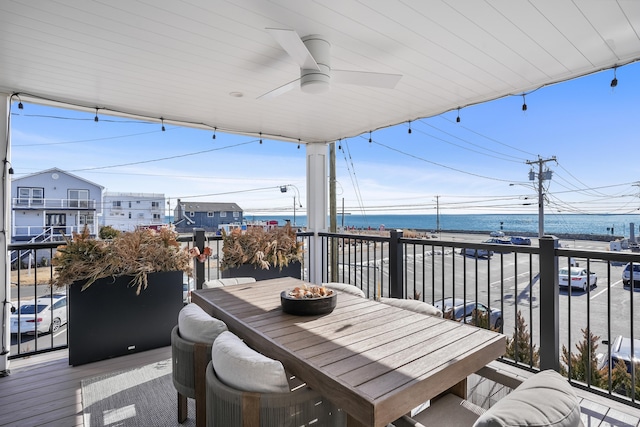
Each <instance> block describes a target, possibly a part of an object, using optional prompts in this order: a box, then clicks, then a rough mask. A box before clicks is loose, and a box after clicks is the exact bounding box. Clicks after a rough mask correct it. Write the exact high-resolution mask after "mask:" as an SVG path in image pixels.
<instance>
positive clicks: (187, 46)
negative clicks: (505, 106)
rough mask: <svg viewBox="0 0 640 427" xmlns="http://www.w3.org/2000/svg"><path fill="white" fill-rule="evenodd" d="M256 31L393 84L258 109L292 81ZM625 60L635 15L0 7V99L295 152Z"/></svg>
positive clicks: (428, 3) (486, 1)
mask: <svg viewBox="0 0 640 427" xmlns="http://www.w3.org/2000/svg"><path fill="white" fill-rule="evenodd" d="M267 28H279V29H292V30H295V31H296V32H297V34H298V35H299V36H301V37H302V36H306V35H310V34H319V35H321V36H322V37H323V38H325V39H326V40H327V41H329V42H330V43H331V45H332V50H331V54H330V57H331V67H332V68H333V69H345V70H357V71H367V72H378V73H390V74H400V75H402V77H401V79H400V80H399V82H398V83H397V85H396V86H395V87H394V88H392V89H389V88H385V89H383V88H374V87H368V86H359V85H352V84H339V83H337V82H336V81H335V79H334V81H332V82H331V83H330V85H329V90H328V91H327V92H326V93H320V94H309V93H305V92H303V91H301V90H300V88H299V87H296V88H294V89H293V90H290V91H288V92H286V93H283V94H282V95H280V96H277V97H273V98H259V97H260V96H261V95H263V94H265V93H267V92H269V91H271V90H273V89H275V88H277V87H279V86H281V85H284V84H286V83H288V82H290V81H292V80H295V79H297V78H299V76H300V69H299V66H298V64H297V63H296V62H295V61H294V60H293V59H292V57H290V56H289V55H288V54H287V53H286V52H285V50H283V48H282V47H281V46H280V45H279V44H278V42H276V40H275V39H274V37H272V36H271V35H270V34H269V32H267V31H266V29H267ZM638 59H640V1H638V0H617V1H615V0H561V1H552V0H529V1H525V0H401V1H400V0H362V1H354V0H324V1H320V0H319V1H310V0H273V1H267V0H228V1H226V0H92V1H89V0H2V1H1V2H0V92H3V93H7V94H12V93H19V94H20V98H21V99H22V100H23V101H25V100H29V101H32V102H44V103H48V102H59V103H63V104H69V105H72V106H75V107H77V108H83V109H84V108H86V109H89V110H95V108H98V109H99V111H100V112H101V114H109V113H113V114H118V115H134V116H141V117H144V118H149V119H152V120H158V121H159V119H160V118H161V117H162V118H164V121H165V123H180V124H183V125H187V126H195V127H204V128H210V129H213V128H214V127H215V128H217V129H218V130H219V131H225V132H234V133H240V134H246V135H260V134H262V135H263V136H264V137H265V138H273V139H281V140H291V141H298V140H301V141H302V142H303V143H304V142H326V141H335V140H338V139H340V138H345V137H350V136H355V135H359V134H361V133H365V132H368V131H370V130H376V129H378V128H382V127H386V126H391V125H395V124H398V123H403V122H407V121H409V120H415V119H417V118H422V117H429V116H433V115H437V114H440V113H443V112H445V111H449V110H453V109H457V108H458V107H462V108H464V107H465V106H468V105H471V104H476V103H480V102H484V101H488V100H492V99H496V98H499V97H503V96H506V95H509V94H520V93H522V92H526V91H530V90H533V89H536V88H538V87H541V86H544V85H548V84H553V83H556V82H561V81H564V80H567V79H571V78H574V77H577V76H581V75H585V74H589V73H592V72H595V71H599V70H603V69H607V68H611V67H614V66H616V65H617V66H621V65H624V64H627V63H630V62H633V61H637V60H638ZM234 95H235V96H234ZM238 95H241V96H238Z"/></svg>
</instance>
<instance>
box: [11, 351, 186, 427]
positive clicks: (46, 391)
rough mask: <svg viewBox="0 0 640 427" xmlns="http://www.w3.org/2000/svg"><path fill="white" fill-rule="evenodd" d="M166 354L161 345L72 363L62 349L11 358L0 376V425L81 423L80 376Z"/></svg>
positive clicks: (67, 425) (64, 426)
mask: <svg viewBox="0 0 640 427" xmlns="http://www.w3.org/2000/svg"><path fill="white" fill-rule="evenodd" d="M170 357H171V347H163V348H160V349H156V350H150V351H146V352H143V353H136V354H131V355H128V356H123V357H116V358H113V359H109V360H105V361H101V362H95V363H89V364H86V365H81V366H76V367H74V366H69V356H68V351H66V350H60V351H54V352H51V353H45V354H40V355H37V356H32V357H28V358H24V359H15V360H12V361H11V362H10V365H9V370H10V372H11V373H10V375H9V376H6V377H2V378H0V426H16V427H18V426H19V427H31V426H60V427H72V426H83V425H84V422H83V419H82V394H81V386H80V382H81V381H82V379H84V378H91V377H94V376H96V375H100V374H106V373H109V372H113V371H119V370H123V369H128V368H135V367H138V366H143V365H146V364H148V363H153V362H157V361H161V360H165V359H168V358H170ZM178 425H179V424H178Z"/></svg>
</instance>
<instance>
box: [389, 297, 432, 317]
mask: <svg viewBox="0 0 640 427" xmlns="http://www.w3.org/2000/svg"><path fill="white" fill-rule="evenodd" d="M380 302H382V303H384V304H389V305H393V306H394V307H400V308H404V309H405V310H410V311H415V312H416V313H422V314H427V315H429V316H437V317H442V310H440V309H438V308H436V307H434V306H432V305H431V304H429V303H426V302H423V301H419V300H415V299H400V298H384V297H383V298H380Z"/></svg>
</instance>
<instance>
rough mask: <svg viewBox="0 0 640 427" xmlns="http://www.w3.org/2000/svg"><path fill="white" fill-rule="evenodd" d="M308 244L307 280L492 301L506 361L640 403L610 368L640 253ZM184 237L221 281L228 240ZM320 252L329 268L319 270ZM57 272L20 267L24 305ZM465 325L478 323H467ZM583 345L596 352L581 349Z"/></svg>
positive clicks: (203, 273)
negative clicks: (567, 273) (566, 272)
mask: <svg viewBox="0 0 640 427" xmlns="http://www.w3.org/2000/svg"><path fill="white" fill-rule="evenodd" d="M298 238H299V239H300V240H301V241H303V244H304V248H305V252H304V261H303V262H302V270H303V271H302V274H301V276H302V277H303V279H305V280H309V278H310V277H316V276H313V275H312V274H311V270H314V269H316V268H319V269H320V273H321V274H320V276H321V277H322V281H323V282H343V283H350V284H352V285H354V286H356V287H358V288H360V289H362V290H363V291H364V292H365V294H366V295H367V297H369V298H374V297H376V296H389V297H395V298H416V299H420V300H422V301H425V302H428V303H431V304H436V303H438V302H439V301H440V300H443V299H445V298H454V299H455V298H457V299H460V300H463V301H471V302H474V303H480V304H483V305H484V306H485V307H486V309H487V310H488V311H489V312H491V311H495V310H498V311H499V313H500V316H501V321H500V325H499V326H500V328H499V329H500V330H501V331H502V332H503V333H504V334H505V335H506V336H507V338H508V340H509V342H510V345H509V349H508V351H507V354H506V355H505V357H504V358H503V359H502V361H503V362H505V363H509V364H513V365H517V366H518V367H520V368H523V369H527V370H531V371H536V370H539V369H546V368H552V369H559V370H564V371H566V375H567V376H568V377H569V378H571V379H572V383H573V384H574V385H575V386H576V387H581V388H586V389H588V390H589V391H591V392H593V393H597V394H600V395H604V396H606V397H608V398H612V399H615V400H618V401H621V402H623V403H625V404H630V405H634V406H638V400H639V399H638V398H639V396H638V395H636V391H635V387H628V388H627V389H624V387H622V386H620V384H616V382H615V381H614V377H615V375H614V368H615V366H613V365H612V364H611V363H608V362H609V361H610V360H611V359H613V357H614V355H615V353H616V350H617V349H616V348H615V347H614V343H615V342H616V341H617V339H618V337H628V338H635V334H636V331H638V330H640V317H639V316H636V315H635V314H636V312H638V310H639V308H638V304H639V303H638V302H637V301H638V300H639V298H640V297H638V296H636V292H635V289H636V288H635V287H634V286H623V284H622V279H621V273H622V270H623V268H624V266H625V265H626V264H627V263H632V264H635V265H639V264H640V254H638V253H632V252H615V251H608V250H604V249H601V250H592V249H583V248H575V247H574V248H566V247H560V245H559V241H558V239H555V238H553V237H545V238H542V239H539V242H538V243H539V244H538V245H535V244H534V245H533V246H517V245H499V244H488V243H480V242H477V243H475V242H471V241H466V240H465V241H458V240H457V239H456V240H453V239H452V240H443V239H436V238H406V237H404V236H403V233H402V232H399V231H391V232H389V233H388V234H387V235H379V234H375V235H373V234H371V235H368V234H345V233H319V234H318V235H317V237H315V236H314V233H298ZM314 239H320V242H319V243H320V244H319V246H318V247H320V248H321V249H320V250H321V251H322V253H321V254H315V253H313V251H314V249H313V248H314V247H316V246H315V245H314V242H315V241H314ZM178 240H179V241H180V242H181V243H182V244H183V245H184V246H185V247H186V248H187V249H190V248H192V247H194V246H197V247H198V248H200V249H202V248H204V247H205V246H206V247H209V248H210V249H211V250H212V253H213V254H212V256H210V257H209V258H207V259H206V260H205V261H204V263H199V262H195V261H194V279H193V281H192V288H193V289H196V288H201V287H202V284H203V283H204V281H205V280H210V279H217V278H220V277H221V265H220V261H221V259H222V244H223V242H222V236H219V235H215V234H213V233H205V232H204V231H202V230H195V231H194V233H192V234H188V235H181V236H180V237H179V239H178ZM534 243H535V242H534ZM58 244H59V243H37V244H20V245H18V244H12V245H10V246H9V250H12V251H19V253H20V254H24V253H26V252H28V251H31V253H32V254H33V256H30V257H28V258H29V259H32V260H38V259H40V260H42V259H45V258H47V257H48V258H50V257H51V256H52V255H53V252H54V250H55V247H56V246H57V245H58ZM317 255H320V257H319V258H320V259H321V265H319V266H316V265H312V264H311V263H312V260H314V259H317V257H316V256H317ZM43 263H44V262H43ZM45 264H46V263H45ZM576 264H578V265H579V267H580V268H581V269H582V268H584V269H585V270H586V271H588V272H590V273H591V272H594V273H596V275H597V284H596V286H593V287H591V286H589V287H587V288H586V290H583V289H582V288H572V287H570V286H569V287H566V288H564V287H560V286H559V284H560V283H559V272H560V269H562V268H565V269H567V268H570V267H571V266H576ZM29 269H31V270H29ZM43 270H48V272H49V273H48V277H46V276H45V277H44V278H43V277H40V276H41V275H42V272H43ZM29 271H31V273H29ZM314 271H315V270H314ZM53 274H54V271H53V268H52V267H51V266H50V263H49V265H48V266H43V265H41V267H40V268H39V269H35V266H33V265H25V264H24V263H17V264H16V265H14V269H12V277H13V278H14V279H12V280H13V281H14V282H15V283H12V295H11V300H12V302H13V303H14V305H16V304H19V303H20V301H21V300H24V299H26V298H33V296H41V295H46V294H51V292H52V289H51V288H50V287H48V285H47V283H48V280H49V277H51V275H53ZM36 277H37V278H36ZM27 278H28V279H29V280H27ZM32 279H34V280H32ZM632 283H633V282H632ZM639 283H640V282H639ZM637 317H638V319H636V318H637ZM461 321H464V322H467V321H469V322H473V321H474V319H473V318H472V317H463V318H462V319H461ZM59 336H60V335H57V336H56V337H52V334H48V335H47V334H45V335H43V336H42V337H41V336H35V337H34V338H32V337H27V338H25V339H23V338H21V334H16V335H12V349H11V356H10V357H11V358H15V357H23V356H26V355H29V354H33V353H38V352H44V351H51V350H53V349H57V348H61V347H65V346H66V338H64V339H59V338H58V337H59ZM62 336H65V337H66V334H63V335H62ZM595 337H598V339H597V340H596V339H595ZM60 342H64V343H63V344H60ZM639 342H640V341H639ZM579 345H585V346H586V348H583V349H582V350H579V349H578V346H579ZM596 346H597V348H596ZM630 346H631V349H630V351H631V353H630V354H634V352H638V354H640V345H636V343H635V341H634V340H633V339H631V341H630ZM580 351H586V352H587V353H588V354H589V355H590V356H589V357H588V359H589V360H591V359H593V358H594V357H595V355H596V353H601V357H600V358H599V359H597V361H598V362H599V363H600V365H592V364H591V363H587V364H584V363H583V364H582V365H581V364H580V363H577V362H575V361H574V362H572V363H567V362H568V360H569V358H570V357H571V356H572V357H574V358H575V357H576V356H577V355H578V354H579V353H580ZM565 356H569V358H567V357H565ZM592 356H593V357H592ZM636 362H637V360H635V359H632V360H630V361H629V365H628V366H629V371H630V372H629V376H630V379H629V381H632V382H633V383H635V381H636V379H638V378H639V376H640V371H638V368H637V367H636V366H635V363H636ZM599 368H602V369H599ZM596 371H597V372H596ZM596 373H597V374H598V375H603V377H602V378H600V377H598V375H595V374H596Z"/></svg>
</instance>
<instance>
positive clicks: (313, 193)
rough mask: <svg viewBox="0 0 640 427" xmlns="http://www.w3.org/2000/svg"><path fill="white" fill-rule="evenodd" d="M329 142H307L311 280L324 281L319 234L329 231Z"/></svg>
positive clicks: (317, 282)
mask: <svg viewBox="0 0 640 427" xmlns="http://www.w3.org/2000/svg"><path fill="white" fill-rule="evenodd" d="M328 149H329V144H324V143H313V144H307V228H308V231H312V232H313V233H314V237H313V238H312V239H311V241H310V242H309V244H310V247H309V255H310V256H309V266H308V268H309V281H310V282H311V283H316V284H318V285H319V284H320V283H321V282H322V268H323V267H322V242H321V240H320V238H319V236H318V233H320V232H323V231H324V232H326V231H327V214H328V212H329V179H328V177H327V161H328V158H329V156H328Z"/></svg>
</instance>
